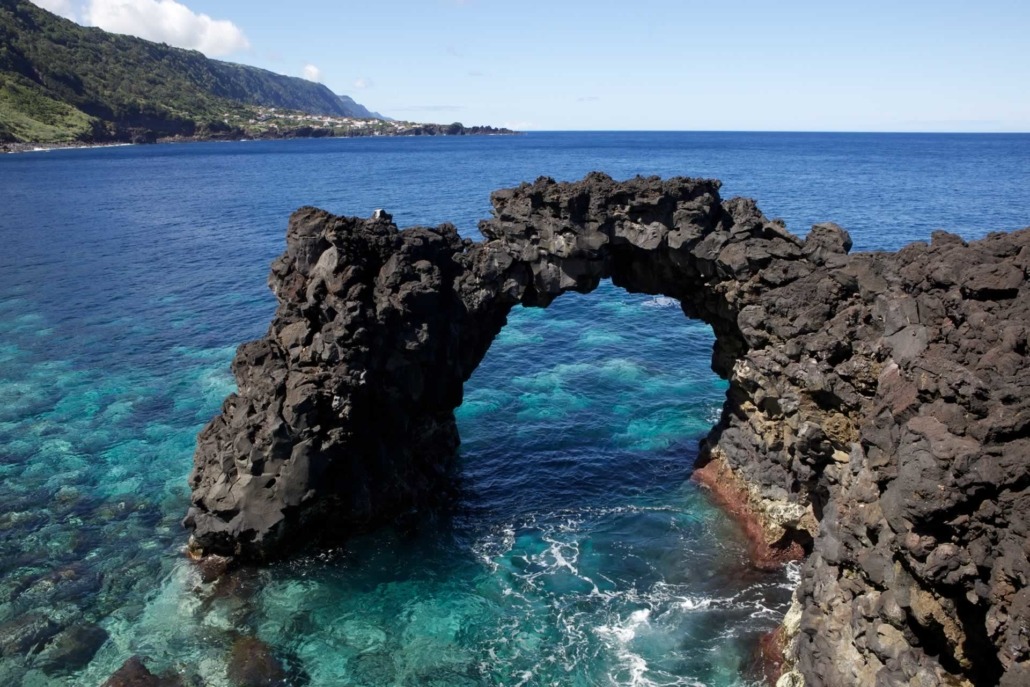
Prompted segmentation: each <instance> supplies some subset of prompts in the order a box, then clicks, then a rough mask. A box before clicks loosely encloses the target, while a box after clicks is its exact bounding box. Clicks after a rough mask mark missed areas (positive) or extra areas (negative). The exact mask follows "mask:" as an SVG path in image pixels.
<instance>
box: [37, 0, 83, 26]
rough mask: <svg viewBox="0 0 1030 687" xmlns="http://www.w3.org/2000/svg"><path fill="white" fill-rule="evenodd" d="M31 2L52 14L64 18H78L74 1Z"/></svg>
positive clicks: (43, 0) (47, 0) (46, 0)
mask: <svg viewBox="0 0 1030 687" xmlns="http://www.w3.org/2000/svg"><path fill="white" fill-rule="evenodd" d="M32 4H34V5H38V6H39V7H42V8H43V9H45V10H47V11H50V12H53V13H54V14H59V15H61V16H62V17H64V18H65V19H71V20H72V21H77V20H78V18H79V16H78V15H79V13H78V10H77V9H76V6H75V3H73V2H72V1H71V0H32Z"/></svg>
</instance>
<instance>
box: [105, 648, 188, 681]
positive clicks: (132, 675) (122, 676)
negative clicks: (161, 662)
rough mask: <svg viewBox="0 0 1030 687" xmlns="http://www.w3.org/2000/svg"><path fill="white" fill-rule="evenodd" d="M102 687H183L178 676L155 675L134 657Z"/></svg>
mask: <svg viewBox="0 0 1030 687" xmlns="http://www.w3.org/2000/svg"><path fill="white" fill-rule="evenodd" d="M101 687H183V682H182V680H181V679H180V678H179V677H178V676H177V675H162V676H158V675H154V674H153V673H151V672H150V670H148V669H147V667H146V666H145V665H144V664H143V659H142V658H140V657H139V656H132V657H130V658H129V659H127V660H126V661H125V663H123V664H122V667H121V668H119V669H118V670H116V671H115V673H114V674H113V675H112V676H111V677H109V678H107V681H106V682H104V684H103V685H102V686H101Z"/></svg>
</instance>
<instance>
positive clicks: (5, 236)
mask: <svg viewBox="0 0 1030 687" xmlns="http://www.w3.org/2000/svg"><path fill="white" fill-rule="evenodd" d="M595 169H596V170H602V171H605V172H607V173H609V174H611V175H612V176H614V177H616V178H626V177H629V176H632V175H635V174H660V175H663V176H670V175H687V176H712V177H718V178H721V179H722V180H723V182H724V187H723V192H724V197H730V196H733V195H748V196H752V197H755V198H757V199H758V201H759V205H760V207H762V209H763V210H764V211H765V212H766V214H767V215H768V216H770V217H782V218H784V219H785V220H786V221H787V224H788V227H789V228H790V229H792V230H793V231H794V232H795V233H798V234H802V235H803V234H804V233H805V232H806V231H807V229H808V227H809V226H810V225H811V224H812V223H814V222H819V221H826V220H833V221H836V222H838V223H839V224H841V225H843V226H844V227H846V228H847V229H849V230H850V231H851V234H852V236H853V238H854V240H855V249H856V250H878V249H893V248H897V247H898V246H900V245H902V244H904V243H906V242H908V241H912V240H922V239H927V238H928V237H929V234H930V231H932V230H933V229H938V228H943V229H947V230H950V231H954V232H957V233H960V234H962V235H963V236H965V237H966V238H976V237H978V236H982V235H984V234H986V233H987V232H989V231H994V230H1011V229H1016V228H1020V227H1024V226H1027V225H1030V136H1023V135H1013V136H966V135H874V134H718V133H704V134H702V133H698V134H672V133H669V134H663V133H590V134H579V133H561V134H548V133H534V134H530V135H526V136H520V137H514V138H502V137H491V138H437V139H366V140H360V139H358V140H317V141H282V142H260V143H258V142H240V143H220V144H216V143H212V144H189V145H161V146H149V147H125V148H113V149H95V150H71V151H55V152H49V153H31V154H24V155H9V156H4V157H0V200H2V203H0V241H2V243H0V246H2V250H0V267H2V271H0V398H2V402H0V642H3V640H4V636H5V635H4V632H5V630H4V628H5V627H6V628H8V630H9V628H11V627H14V626H15V625H17V624H18V623H19V622H20V621H24V619H25V618H35V619H36V620H37V621H38V622H40V623H45V621H46V620H49V621H50V622H51V623H52V626H53V627H54V628H58V627H75V626H80V625H82V624H84V623H95V624H97V625H99V626H101V627H103V628H104V629H105V630H106V632H107V633H108V635H109V636H108V639H107V641H106V642H105V643H104V644H103V645H102V646H101V647H100V649H99V650H98V651H97V653H96V654H95V656H93V658H92V660H91V661H89V663H88V664H86V665H85V666H84V667H81V668H74V669H70V668H69V667H68V665H64V666H62V665H56V666H55V665H54V664H53V663H48V662H46V661H45V660H43V658H42V654H40V653H38V652H36V651H35V650H34V649H33V647H22V648H21V649H18V650H15V649H10V648H8V650H6V653H5V655H3V656H0V684H2V685H24V686H28V685H33V686H37V685H38V686H45V685H65V684H72V685H96V684H99V683H100V682H102V681H103V680H104V679H105V678H106V677H107V676H108V675H110V674H111V672H112V671H114V670H115V669H116V668H117V667H118V666H120V665H121V663H122V662H123V661H124V660H125V659H126V658H128V657H129V656H131V655H133V654H139V655H142V656H146V657H147V665H148V666H150V667H151V669H152V670H154V671H155V672H158V671H162V670H171V671H175V672H178V673H180V674H181V675H183V676H184V677H186V678H187V680H189V681H192V682H188V683H187V684H207V685H213V686H220V685H225V684H227V682H226V667H225V666H226V654H227V651H228V648H229V646H230V645H231V644H232V643H233V641H234V640H235V639H236V638H238V637H240V636H256V637H258V638H260V639H261V640H263V641H265V642H267V643H268V644H269V645H271V646H272V647H273V648H274V650H275V651H276V652H277V654H278V656H279V658H280V659H281V660H282V661H284V662H285V663H286V664H287V665H288V666H289V668H290V673H291V678H290V683H291V684H309V685H330V686H331V685H369V686H380V685H740V684H750V683H752V682H754V681H756V680H758V679H759V675H758V673H757V672H756V662H755V659H754V652H755V644H756V641H757V639H758V637H760V636H761V635H762V634H763V633H764V632H767V631H769V630H770V629H772V628H774V627H775V626H776V624H777V622H778V620H779V618H780V616H781V615H782V613H783V611H784V610H785V607H786V605H787V603H788V602H789V598H790V593H791V589H792V586H793V581H794V575H796V570H792V569H789V568H788V569H784V570H782V571H780V572H775V573H766V572H757V571H754V570H752V569H750V568H749V567H748V565H747V562H746V558H745V549H744V543H743V540H742V538H741V535H740V532H739V531H738V530H737V528H736V527H735V525H734V524H733V523H732V522H730V521H728V520H727V519H726V517H725V516H724V515H723V514H721V513H720V512H719V511H718V510H716V509H715V508H714V507H713V506H712V504H710V503H709V501H708V500H707V498H706V496H705V494H703V493H701V492H699V490H698V489H697V488H696V487H695V486H694V485H693V484H691V483H690V482H689V481H688V476H689V474H690V469H691V465H692V462H693V460H694V457H695V455H696V448H697V442H698V440H699V439H700V438H701V437H702V436H703V435H704V434H705V433H706V431H707V430H708V428H709V427H710V426H711V424H712V423H713V421H714V420H715V418H716V417H717V416H718V412H719V408H720V405H721V402H722V397H723V393H724V390H725V386H724V383H723V382H721V381H720V380H719V379H717V378H716V377H715V375H714V373H712V372H711V370H710V369H709V358H710V354H711V344H712V336H711V332H710V330H709V329H708V328H707V327H706V326H704V325H702V324H700V323H697V322H692V321H689V320H687V319H685V318H684V317H683V315H682V313H681V311H680V310H679V308H678V304H676V303H674V302H671V301H668V300H665V299H660V298H658V299H655V298H649V297H643V296H637V295H631V294H627V293H625V292H622V291H621V290H619V289H617V288H615V287H613V286H611V285H610V284H602V286H601V288H599V289H598V290H597V291H596V292H594V293H593V294H590V295H588V296H581V295H568V296H564V297H562V298H561V299H559V300H558V301H557V302H556V303H555V304H554V305H552V306H551V307H550V308H548V309H547V310H529V309H527V310H520V311H516V312H515V313H514V316H513V317H512V318H511V323H510V325H509V326H508V327H507V328H506V329H505V330H504V331H503V332H502V334H501V336H500V338H499V339H498V340H497V341H496V342H495V344H494V345H493V348H492V349H491V351H490V353H489V354H488V356H487V358H486V360H485V361H484V363H483V364H482V366H481V367H480V369H479V370H478V371H477V372H476V374H475V375H474V377H473V378H472V380H471V381H470V382H469V383H468V384H467V386H466V396H465V403H464V405H463V406H462V407H461V408H460V409H459V412H458V416H459V424H460V429H461V433H462V439H463V444H462V449H461V451H462V465H463V471H462V475H461V480H462V483H461V493H462V496H461V499H460V502H459V503H458V504H457V505H456V507H455V508H454V510H453V511H450V512H447V513H441V514H438V515H436V516H435V517H427V518H426V519H425V520H424V521H423V522H420V523H419V524H418V526H417V527H414V528H405V529H404V530H394V529H385V530H383V531H380V532H376V533H374V534H371V535H365V536H362V537H358V538H355V539H353V540H352V541H350V542H349V543H348V544H347V545H346V546H343V547H341V548H340V549H338V550H334V551H328V552H312V553H311V554H310V555H308V556H306V557H304V558H301V559H300V560H293V561H291V562H288V563H282V564H278V565H275V566H272V567H269V568H265V569H261V570H252V571H244V572H243V573H242V574H240V575H238V576H237V577H236V578H235V579H234V581H233V583H232V585H231V586H230V587H229V588H226V587H225V586H222V587H217V588H212V587H211V585H203V584H201V582H200V580H199V577H198V575H197V573H196V571H195V569H194V568H193V567H192V566H191V565H190V564H189V563H187V561H186V560H185V559H184V557H183V554H182V549H183V544H184V541H185V536H184V533H183V531H182V530H181V529H180V526H179V520H180V518H181V517H182V516H183V514H184V512H185V509H186V505H187V502H188V492H187V488H186V485H185V479H186V475H187V473H188V471H189V469H190V465H191V457H192V451H193V444H194V438H195V436H196V433H197V432H198V431H199V430H200V428H201V427H202V426H203V424H204V423H205V422H206V421H207V420H208V419H210V417H211V416H212V415H213V414H214V413H215V412H216V411H217V410H218V407H219V405H220V403H221V400H222V399H223V398H224V396H225V395H226V394H227V393H229V392H230V391H231V390H232V389H233V381H232V378H231V376H230V374H229V371H228V364H229V361H230V359H231V357H232V355H233V351H234V349H235V347H236V346H237V345H238V344H239V343H241V342H243V341H246V340H249V339H253V338H256V337H258V336H260V335H261V334H263V333H264V330H265V329H266V327H267V325H268V321H269V319H270V318H271V316H272V313H273V310H274V300H273V298H272V296H271V295H270V293H269V292H268V291H267V289H266V288H265V278H266V275H267V271H268V265H269V262H270V260H271V259H272V258H273V257H274V256H276V255H277V254H278V253H279V252H281V250H282V249H283V245H284V240H283V237H284V231H285V227H286V219H287V217H288V215H289V213H290V212H291V211H292V210H294V209H295V208H297V207H298V206H301V205H307V204H310V205H317V206H320V207H324V208H326V209H328V210H331V211H333V212H336V213H341V214H355V215H364V216H367V215H368V214H370V213H371V212H372V211H373V209H375V208H380V207H382V208H385V209H387V210H388V211H389V212H391V213H393V215H394V218H395V219H396V221H397V222H398V223H399V224H400V225H402V226H408V225H412V224H438V223H440V222H445V221H450V222H453V223H455V224H456V225H457V226H458V227H459V230H460V231H461V232H462V233H463V234H465V235H467V236H476V235H477V231H476V222H477V221H478V219H480V218H483V217H486V216H487V215H488V212H489V203H488V197H489V193H490V191H491V190H492V189H495V188H500V187H504V186H509V185H513V184H516V183H518V182H520V181H523V180H532V179H534V178H536V177H537V176H540V175H547V176H553V177H555V178H558V179H562V180H570V179H576V178H580V177H582V176H583V175H584V174H585V173H586V172H588V171H591V170H595ZM9 634H10V633H9V632H8V636H9ZM8 646H9V647H10V646H13V645H12V644H9V645H8ZM3 648H4V647H0V649H3ZM80 662H81V661H80ZM62 670H64V671H65V672H63V673H62ZM69 671H70V672H69Z"/></svg>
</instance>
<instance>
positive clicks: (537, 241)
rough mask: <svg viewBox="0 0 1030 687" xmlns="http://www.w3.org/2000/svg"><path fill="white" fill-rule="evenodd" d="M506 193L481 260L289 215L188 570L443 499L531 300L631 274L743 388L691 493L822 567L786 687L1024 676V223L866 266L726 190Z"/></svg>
mask: <svg viewBox="0 0 1030 687" xmlns="http://www.w3.org/2000/svg"><path fill="white" fill-rule="evenodd" d="M491 200H492V203H493V217H492V218H491V219H489V220H485V221H483V222H481V224H480V229H481V231H482V233H483V235H484V237H485V239H484V240H483V241H482V242H472V241H470V240H463V239H461V238H460V237H459V236H458V234H457V231H456V230H455V229H454V227H453V226H450V225H441V226H440V227H436V228H424V227H418V228H412V229H406V230H404V231H399V230H398V229H397V227H396V226H395V225H394V224H393V222H392V219H391V218H390V216H389V215H388V214H386V213H384V212H377V213H376V215H375V216H373V217H371V218H368V219H358V218H343V217H335V216H333V215H330V214H329V213H326V212H323V211H320V210H316V209H314V208H302V209H301V210H298V211H297V212H296V213H294V215H293V216H292V217H291V220H290V225H289V229H288V233H287V250H286V253H285V254H284V255H283V256H281V257H280V258H279V259H277V260H276V261H275V263H274V264H273V266H272V274H271V277H270V279H269V284H270V286H271V288H272V289H273V291H274V292H275V294H276V297H277V298H278V300H279V308H278V311H277V313H276V316H275V318H274V320H273V322H272V325H271V327H270V329H269V332H268V335H267V336H266V337H265V338H263V339H261V340H258V341H254V342H251V343H248V344H244V345H243V346H241V347H240V349H239V350H238V352H237V356H236V359H235V361H234V363H233V372H234V374H235V376H236V379H237V383H238V388H239V391H238V393H237V394H233V395H231V396H230V397H229V398H227V399H226V401H225V404H224V405H223V407H222V412H221V413H220V414H219V416H217V417H216V418H215V419H214V420H212V422H211V423H210V424H209V425H208V426H207V427H206V428H205V429H204V431H203V432H202V433H201V435H200V437H199V440H198V446H197V452H196V455H195V459H194V470H193V472H192V474H191V476H190V487H191V489H192V492H193V495H192V501H193V505H192V507H191V509H190V512H189V514H188V516H187V518H186V520H185V524H186V526H187V527H188V528H189V529H190V530H191V532H192V535H191V538H190V549H191V551H192V552H193V554H194V555H196V556H198V557H201V558H203V557H210V556H213V555H224V556H229V557H233V558H234V559H235V560H237V561H245V560H254V561H263V560H268V559H271V558H275V557H279V556H283V555H286V554H288V553H289V552H290V551H292V550H294V549H296V548H297V547H299V546H302V545H305V544H310V543H312V542H318V541H323V540H331V539H333V538H339V537H346V536H347V535H348V534H349V533H351V532H353V531H355V530H358V529H361V528H365V527H369V526H373V525H374V524H375V523H377V522H382V521H384V520H389V519H391V518H394V517H396V516H397V515H399V514H402V513H409V514H410V513H411V512H412V511H417V510H418V509H420V508H424V507H427V506H428V505H430V504H431V503H433V502H434V501H436V500H438V499H440V498H441V497H444V496H445V495H446V494H447V493H448V492H449V485H451V484H453V478H454V467H455V460H454V458H455V454H456V448H457V445H458V435H457V429H456V425H455V422H454V415H453V409H454V408H456V407H457V406H458V405H459V404H460V403H461V399H462V384H463V382H464V381H465V380H466V379H468V377H469V376H470V375H471V374H472V372H473V370H474V369H475V367H476V365H477V364H478V363H479V361H480V360H481V359H482V357H483V356H484V355H485V353H486V350H487V349H488V348H489V346H490V343H491V342H492V341H493V339H494V337H495V336H496V335H497V333H498V332H499V331H500V329H501V328H502V327H503V326H504V324H505V322H506V318H507V314H508V312H509V311H510V310H511V308H513V307H515V306H517V305H524V306H532V307H546V306H547V305H548V304H549V303H550V302H551V301H553V300H554V298H556V297H558V296H559V295H561V294H562V293H565V292H568V291H578V292H588V291H590V290H592V289H594V288H596V286H597V285H598V283H599V281H600V280H601V279H603V278H611V279H612V280H613V282H614V283H615V284H617V285H620V286H622V287H624V288H626V289H627V290H630V291H635V292H643V293H649V294H656V295H657V294H661V295H665V296H668V297H671V298H675V299H677V300H678V301H679V302H680V303H681V306H682V309H683V311H684V313H685V315H687V316H688V317H692V318H696V319H701V320H703V321H705V322H707V323H708V324H709V325H711V327H712V329H713V331H714V333H715V335H716V344H715V348H714V351H713V357H712V368H713V370H715V372H716V373H718V374H719V375H720V376H722V377H724V378H726V379H727V380H728V381H729V390H728V392H727V398H726V403H725V405H724V408H723V412H722V417H721V419H720V421H719V423H718V424H717V425H716V427H715V428H714V429H713V430H712V432H711V433H710V435H709V436H708V438H707V439H706V440H705V441H704V443H703V446H702V451H701V456H700V458H699V460H698V463H697V465H696V471H695V479H697V480H698V481H699V482H700V483H701V484H702V485H704V486H706V487H708V488H710V489H711V490H712V493H713V497H714V498H715V499H716V500H717V501H718V502H720V503H721V504H723V506H724V507H726V508H727V509H728V510H729V512H730V513H731V514H733V515H734V517H736V518H737V519H738V520H739V521H740V522H741V523H742V524H743V525H744V528H745V530H746V531H747V533H748V535H749V537H750V538H751V540H752V542H753V554H754V556H755V561H756V564H757V565H760V566H770V565H778V564H780V563H782V561H784V560H788V559H794V558H799V557H803V559H804V562H803V563H802V567H801V583H800V585H799V587H798V590H797V592H796V604H795V606H794V607H793V608H792V610H791V612H790V613H788V615H787V618H786V619H785V621H784V625H783V628H782V629H781V631H780V632H778V633H777V635H776V636H775V637H773V638H771V640H770V642H769V643H768V644H769V645H770V646H771V647H773V648H774V649H775V650H776V651H779V652H782V653H783V665H782V676H780V678H779V683H778V684H780V685H783V686H788V685H793V686H796V685H800V684H807V685H827V686H831V685H832V686H836V685H841V686H844V685H909V684H919V685H942V686H943V685H969V686H975V687H980V686H986V685H994V684H1002V685H1013V686H1014V685H1023V684H1027V683H1028V682H1030V669H1028V663H1027V662H1028V660H1030V637H1028V632H1027V629H1026V628H1027V625H1028V622H1030V592H1028V591H1027V585H1026V582H1027V578H1028V577H1030V563H1028V560H1027V554H1028V551H1030V543H1028V541H1030V540H1028V528H1030V470H1028V461H1027V458H1026V457H1027V455H1028V454H1030V393H1028V391H1030V366H1028V365H1027V363H1028V362H1030V361H1028V360H1027V355H1028V341H1027V337H1028V324H1030V312H1028V311H1030V300H1028V298H1027V296H1028V295H1030V294H1028V286H1027V281H1026V274H1027V270H1028V269H1030V229H1028V230H1022V231H1018V232H1013V233H1011V234H992V235H990V236H988V237H987V238H985V239H983V240H980V241H976V242H970V243H967V242H965V241H963V240H962V239H961V238H960V237H958V236H954V235H950V234H946V233H943V232H937V233H935V234H934V235H933V237H932V240H931V241H930V242H929V243H916V244H912V245H910V246H907V247H906V248H904V249H902V250H901V251H898V252H897V253H860V254H849V251H850V248H851V240H850V237H849V236H848V234H847V232H846V231H844V230H843V229H841V228H840V227H837V226H836V225H832V224H822V225H817V226H815V227H813V228H812V230H811V231H810V232H809V234H808V236H807V238H805V239H804V240H802V239H799V238H798V237H796V236H794V235H792V234H791V233H789V232H788V231H786V229H785V227H784V226H783V224H782V223H780V222H777V221H774V220H772V221H771V220H769V219H767V218H766V217H764V216H763V215H762V213H761V212H760V211H759V210H758V208H757V206H756V205H755V203H754V202H753V201H750V200H747V199H731V200H727V201H723V200H722V199H721V198H720V196H719V183H718V182H717V181H712V180H701V179H682V178H677V179H670V180H664V181H663V180H661V179H658V178H648V179H643V178H637V179H633V180H630V181H626V182H621V183H620V182H615V181H613V180H612V179H610V178H608V177H606V176H604V175H601V174H596V173H595V174H591V175H588V176H587V177H586V178H585V179H584V180H583V181H581V182H576V183H561V184H559V183H556V182H554V181H553V180H550V179H540V180H538V181H537V182H535V183H534V184H524V185H522V186H520V187H518V188H515V189H508V190H503V191H498V192H495V193H494V194H493V196H492V198H491Z"/></svg>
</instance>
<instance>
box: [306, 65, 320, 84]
mask: <svg viewBox="0 0 1030 687" xmlns="http://www.w3.org/2000/svg"><path fill="white" fill-rule="evenodd" d="M304 78H305V79H307V80H308V81H314V82H315V83H322V70H321V69H319V68H318V67H316V66H315V65H313V64H306V65H304Z"/></svg>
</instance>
